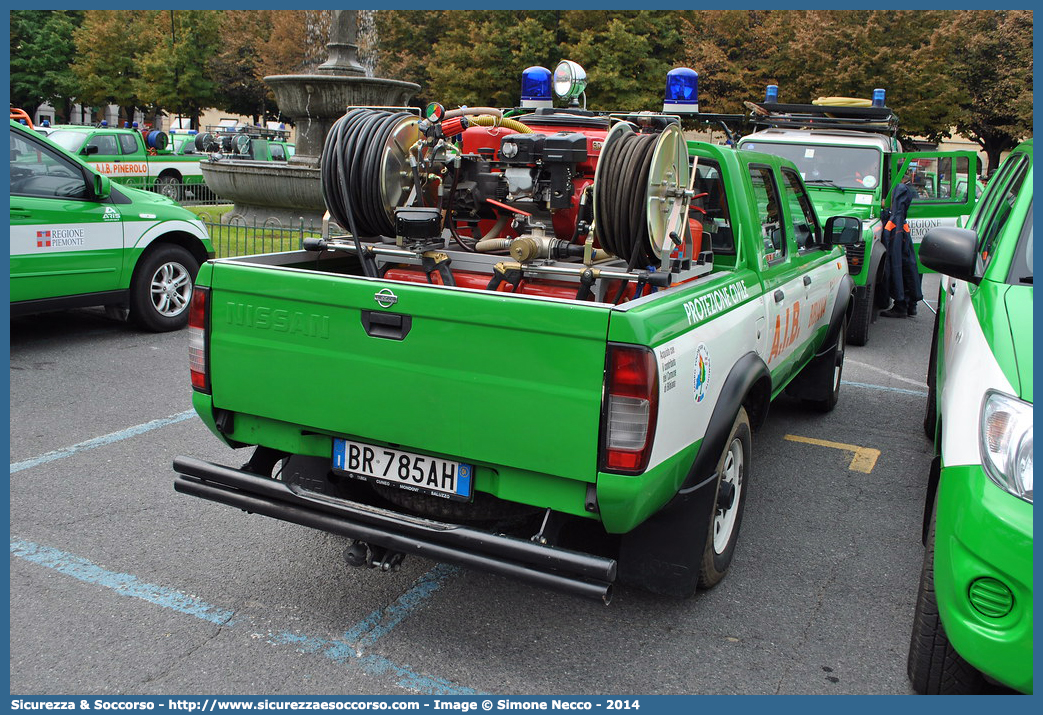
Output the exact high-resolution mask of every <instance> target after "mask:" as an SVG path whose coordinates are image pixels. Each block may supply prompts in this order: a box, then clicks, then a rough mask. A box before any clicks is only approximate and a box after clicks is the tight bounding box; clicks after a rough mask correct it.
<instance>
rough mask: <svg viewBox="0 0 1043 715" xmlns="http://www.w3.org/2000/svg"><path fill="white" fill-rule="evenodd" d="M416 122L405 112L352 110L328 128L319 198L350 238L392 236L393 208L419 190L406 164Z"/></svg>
mask: <svg viewBox="0 0 1043 715" xmlns="http://www.w3.org/2000/svg"><path fill="white" fill-rule="evenodd" d="M419 123H420V119H419V118H418V117H416V116H415V115H413V114H410V113H408V112H389V111H385V110H373V109H362V108H357V109H352V110H350V111H348V113H347V114H345V115H344V116H343V117H341V118H340V119H338V120H337V121H336V122H335V123H334V125H333V127H332V128H331V129H330V132H329V134H328V135H327V137H326V143H325V144H324V145H323V148H322V157H321V159H320V183H321V186H322V198H323V201H324V202H325V203H326V208H327V209H329V212H330V217H331V218H332V219H333V220H334V221H336V222H337V223H338V224H339V225H340V226H342V227H343V228H345V229H349V230H350V231H351V233H352V234H353V235H354V236H356V237H358V236H367V237H370V236H394V235H395V221H394V219H395V209H396V208H398V207H400V206H405V205H406V203H407V202H408V201H409V199H410V196H411V194H412V192H413V190H414V189H417V190H422V188H421V186H420V183H421V182H420V177H419V176H418V175H417V173H416V170H415V162H411V149H412V147H413V146H414V144H416V142H417V140H418V139H420V138H421V134H420V130H419V127H418V125H419Z"/></svg>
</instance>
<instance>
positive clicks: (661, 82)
mask: <svg viewBox="0 0 1043 715" xmlns="http://www.w3.org/2000/svg"><path fill="white" fill-rule="evenodd" d="M562 30H563V35H564V36H563V44H562V49H559V52H563V54H564V55H565V56H566V57H567V58H569V59H573V60H575V61H576V62H579V64H581V65H582V66H583V68H584V69H585V70H586V71H587V77H588V79H589V81H590V89H589V90H588V91H587V99H588V106H589V107H590V108H591V109H601V110H627V111H629V110H654V109H659V108H661V107H662V106H663V91H664V89H665V87H666V73H667V72H669V71H670V70H671V69H672V68H673V67H675V66H677V58H678V57H679V56H680V54H681V51H682V47H683V45H682V38H681V17H680V15H678V14H677V13H676V12H659V11H655V12H653V11H642V10H628V11H604V10H582V11H569V12H565V13H563V16H562Z"/></svg>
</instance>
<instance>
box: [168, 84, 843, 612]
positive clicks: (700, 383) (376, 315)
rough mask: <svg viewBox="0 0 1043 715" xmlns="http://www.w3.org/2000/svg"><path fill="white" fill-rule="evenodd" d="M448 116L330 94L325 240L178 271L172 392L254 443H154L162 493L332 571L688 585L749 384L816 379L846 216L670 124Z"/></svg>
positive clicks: (820, 383)
mask: <svg viewBox="0 0 1043 715" xmlns="http://www.w3.org/2000/svg"><path fill="white" fill-rule="evenodd" d="M471 111H472V110H467V109H466V108H465V109H461V110H453V111H451V112H445V111H444V110H443V109H442V108H441V107H439V106H438V105H432V106H431V107H429V108H428V112H427V113H426V114H425V116H424V117H423V118H421V117H417V116H413V115H411V114H409V113H404V112H403V113H395V112H390V111H381V110H372V109H351V110H349V111H348V113H347V114H345V115H344V117H342V118H341V119H340V120H339V121H338V122H337V123H336V124H335V125H334V127H333V128H332V129H331V131H330V133H329V136H328V137H327V139H326V144H325V149H324V151H323V157H322V167H323V168H322V172H323V191H324V195H325V197H326V203H327V207H328V208H329V213H330V218H331V221H332V222H333V223H335V224H336V225H338V226H342V227H345V229H346V230H347V231H349V233H345V234H341V235H336V231H331V235H330V236H329V237H328V238H323V239H312V240H309V241H306V242H305V246H304V249H303V250H300V251H295V252H289V253H279V254H269V255H263V256H252V257H244V258H236V259H222V260H215V261H209V262H207V263H206V264H205V265H204V266H203V267H202V268H201V270H200V273H199V278H198V281H197V285H196V290H195V295H194V297H193V301H192V318H191V322H190V347H189V352H190V365H191V376H192V386H193V388H194V392H193V404H194V406H195V409H196V411H197V412H198V414H199V415H200V417H201V418H202V419H203V421H204V422H205V423H206V424H207V425H208V427H209V428H210V429H211V431H212V432H213V433H214V434H215V435H216V436H217V437H218V438H219V439H221V440H222V441H224V442H225V443H226V444H227V445H229V446H231V447H235V448H242V447H254V451H253V453H252V455H251V456H250V457H249V459H248V460H247V461H246V462H245V464H242V466H239V467H232V466H225V465H221V464H214V463H211V462H206V461H203V460H200V459H196V458H192V457H187V456H183V457H178V458H177V459H176V460H175V462H174V469H175V471H176V472H177V473H178V476H177V478H176V480H175V488H176V489H177V490H178V491H179V492H183V493H186V494H191V495H195V496H198V497H202V498H204V499H209V500H213V501H216V502H220V503H224V504H228V505H231V506H234V507H238V508H240V509H243V510H245V511H247V512H251V513H254V514H263V515H267V516H270V517H274V518H277V519H283V520H287V521H291V522H294V523H298V524H303V525H307V526H310V527H314V528H316V529H321V530H325V531H329V532H333V533H336V534H340V535H343V536H346V537H349V538H350V539H352V540H353V541H352V543H351V545H350V547H348V549H347V551H346V554H345V557H346V559H347V561H348V563H349V564H352V565H359V566H369V567H374V568H379V569H384V570H387V569H393V568H395V567H396V566H397V565H398V563H399V562H400V561H401V559H402V557H403V555H404V554H415V555H418V556H424V557H427V558H431V559H435V560H439V561H446V562H451V563H457V564H462V565H464V566H467V567H471V568H475V569H479V570H485V571H489V572H493V573H497V574H501V575H505V576H509V577H513V578H517V579H522V580H525V581H527V582H530V583H535V584H539V585H542V586H545V587H549V588H554V589H559V590H563V591H565V592H568V593H573V594H577V595H581V596H586V597H590V598H594V599H601V600H604V601H606V602H607V601H608V600H609V597H610V594H611V589H612V587H613V584H616V583H623V584H628V585H633V586H636V587H640V588H643V589H647V590H649V591H653V592H657V593H662V594H668V595H673V596H688V595H691V594H693V593H694V592H695V591H696V590H697V589H698V588H707V587H710V586H713V585H714V584H716V583H717V582H719V581H720V580H721V579H722V578H723V577H724V575H725V573H726V572H727V570H728V569H729V565H730V564H731V562H732V557H733V554H734V549H735V544H736V540H737V538H738V535H739V530H740V524H741V522H742V514H743V506H744V504H745V500H746V496H747V493H748V489H749V488H751V486H752V487H753V488H756V482H753V483H752V485H751V483H750V482H749V478H750V475H751V466H752V464H751V445H752V441H751V440H752V431H753V430H754V429H756V428H757V427H758V426H759V425H761V424H762V423H763V422H764V420H765V419H766V417H767V414H768V407H769V404H770V403H771V401H772V400H773V399H774V398H776V397H777V396H779V395H780V394H782V393H783V392H784V391H788V392H789V393H790V394H791V395H793V396H795V397H797V398H800V399H803V400H805V401H806V402H807V404H808V405H809V406H810V407H812V408H814V409H819V410H826V411H828V410H831V409H832V408H833V406H834V405H835V404H836V402H837V399H838V396H839V393H840V386H841V371H842V368H843V358H844V348H845V335H846V327H847V320H848V317H849V313H850V296H851V277H850V274H849V272H848V267H847V262H846V258H845V254H844V248H843V245H841V244H844V243H847V242H851V241H857V240H858V237H859V232H860V226H861V222H860V221H859V219H857V218H855V217H832V218H830V219H829V220H828V221H826V224H825V226H823V225H822V224H820V223H819V220H818V217H817V214H816V212H815V209H814V207H813V205H812V202H811V199H810V197H809V195H808V192H807V190H806V189H805V186H804V183H803V182H802V181H801V178H800V175H799V174H798V172H797V170H796V169H795V167H794V166H793V164H792V163H791V162H789V161H786V160H783V159H780V158H778V157H775V156H770V155H767V154H759V153H753V152H746V151H736V150H734V149H731V148H727V147H720V146H715V145H712V144H708V143H701V142H685V140H684V139H683V137H682V135H681V132H680V129H679V126H678V122H677V118H676V117H671V116H668V115H663V114H652V113H640V114H636V115H621V116H617V115H613V116H607V115H605V116H602V115H597V114H594V113H591V112H584V111H581V110H578V109H573V110H566V109H560V110H556V109H550V108H540V109H536V110H535V111H532V112H529V113H522V114H516V115H515V116H511V117H499V116H488V114H489V112H490V111H492V110H486V109H483V108H478V109H476V110H474V112H475V113H474V114H470V113H469V112H471ZM381 177H382V178H383V179H384V180H383V181H380V180H379V179H380V178H381ZM243 518H246V517H245V516H244V517H243Z"/></svg>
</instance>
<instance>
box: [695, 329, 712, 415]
mask: <svg viewBox="0 0 1043 715" xmlns="http://www.w3.org/2000/svg"><path fill="white" fill-rule="evenodd" d="M709 384H710V351H709V350H707V349H706V344H705V343H699V347H698V348H697V349H696V351H695V377H694V378H693V381H692V387H693V391H694V393H695V401H696V402H702V401H703V398H704V397H706V386H707V385H709Z"/></svg>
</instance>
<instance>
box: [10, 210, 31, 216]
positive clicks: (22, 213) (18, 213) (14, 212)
mask: <svg viewBox="0 0 1043 715" xmlns="http://www.w3.org/2000/svg"><path fill="white" fill-rule="evenodd" d="M11 218H29V212H28V211H26V210H25V209H15V208H13V209H11Z"/></svg>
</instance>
